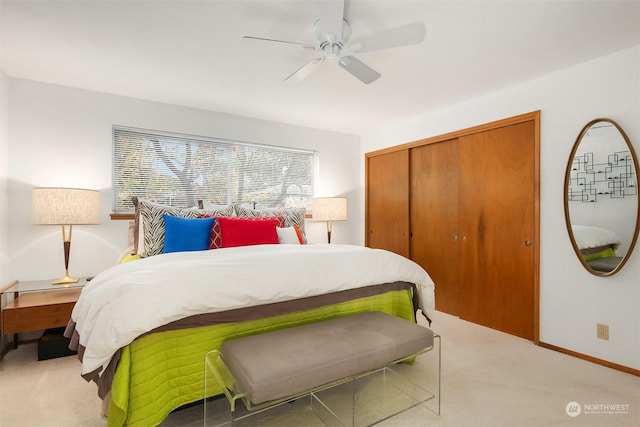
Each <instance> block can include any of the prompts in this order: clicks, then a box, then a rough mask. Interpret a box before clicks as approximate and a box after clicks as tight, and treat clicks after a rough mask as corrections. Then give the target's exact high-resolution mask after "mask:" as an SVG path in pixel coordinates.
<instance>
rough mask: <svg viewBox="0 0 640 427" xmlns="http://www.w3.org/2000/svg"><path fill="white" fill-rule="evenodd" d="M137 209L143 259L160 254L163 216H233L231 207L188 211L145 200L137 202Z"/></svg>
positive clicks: (163, 226) (163, 230)
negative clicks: (139, 220) (142, 245)
mask: <svg viewBox="0 0 640 427" xmlns="http://www.w3.org/2000/svg"><path fill="white" fill-rule="evenodd" d="M138 209H139V212H140V219H141V220H142V224H143V227H142V231H143V233H144V236H143V238H144V253H143V254H142V256H143V257H149V256H154V255H158V254H161V253H162V250H163V248H164V237H165V225H164V215H171V216H177V217H179V218H198V217H200V216H201V215H202V214H209V215H211V216H230V215H232V214H233V206H232V205H229V206H227V207H226V208H225V209H220V210H206V209H189V208H176V207H173V206H166V205H161V204H159V203H154V202H151V201H149V200H145V199H139V200H138Z"/></svg>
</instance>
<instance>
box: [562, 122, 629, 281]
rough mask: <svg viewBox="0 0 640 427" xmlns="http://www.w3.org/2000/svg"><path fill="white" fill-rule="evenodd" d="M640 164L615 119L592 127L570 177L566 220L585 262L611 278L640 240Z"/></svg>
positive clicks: (577, 148)
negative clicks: (639, 170)
mask: <svg viewBox="0 0 640 427" xmlns="http://www.w3.org/2000/svg"><path fill="white" fill-rule="evenodd" d="M637 177H638V160H637V158H636V155H635V153H634V151H633V146H632V145H631V143H630V141H629V139H628V138H627V136H626V134H625V133H624V131H623V130H622V128H620V126H618V124H616V123H615V122H614V121H612V120H609V119H596V120H593V121H591V122H590V123H588V124H587V125H586V126H585V127H584V128H583V129H582V132H581V133H580V135H579V136H578V139H577V140H576V143H575V144H574V146H573V150H572V151H571V155H570V157H569V164H568V166H567V170H566V173H565V191H566V192H565V200H564V205H565V221H566V223H567V229H568V231H569V235H570V237H571V243H572V245H573V248H574V250H575V251H576V254H577V255H578V258H579V259H580V262H581V263H582V264H583V265H584V266H585V268H586V269H587V270H588V271H589V272H590V273H592V274H595V275H601V276H608V275H611V274H614V273H616V272H617V271H619V270H620V268H622V266H623V265H624V264H625V262H626V261H627V259H628V258H629V255H630V254H631V251H632V249H633V246H634V245H635V242H636V239H637V237H638V228H639V226H640V224H639V219H640V213H639V206H638V182H637Z"/></svg>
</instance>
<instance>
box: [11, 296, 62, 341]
mask: <svg viewBox="0 0 640 427" xmlns="http://www.w3.org/2000/svg"><path fill="white" fill-rule="evenodd" d="M74 305H75V302H70V303H65V304H57V305H50V306H37V307H25V308H13V309H9V310H4V311H3V313H2V315H3V325H4V326H3V332H4V333H5V334H13V333H16V332H29V331H38V330H40V329H47V328H55V327H60V326H66V325H67V323H68V322H69V319H70V318H71V311H72V310H73V306H74Z"/></svg>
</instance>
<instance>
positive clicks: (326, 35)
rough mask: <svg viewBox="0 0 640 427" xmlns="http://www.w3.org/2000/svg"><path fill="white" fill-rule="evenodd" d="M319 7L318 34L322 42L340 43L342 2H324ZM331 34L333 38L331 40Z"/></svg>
mask: <svg viewBox="0 0 640 427" xmlns="http://www.w3.org/2000/svg"><path fill="white" fill-rule="evenodd" d="M321 4H322V6H321V7H320V24H319V25H320V32H321V34H322V35H323V40H322V41H325V40H329V41H331V42H332V43H333V42H336V41H339V42H340V41H342V20H343V19H344V0H324V1H322V2H321ZM330 34H333V35H334V36H335V38H333V39H332V36H330Z"/></svg>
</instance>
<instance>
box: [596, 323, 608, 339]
mask: <svg viewBox="0 0 640 427" xmlns="http://www.w3.org/2000/svg"><path fill="white" fill-rule="evenodd" d="M596 327H597V337H598V338H600V339H601V340H607V341H609V325H603V324H601V323H597V324H596Z"/></svg>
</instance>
